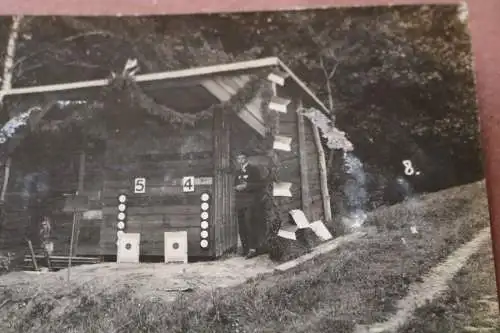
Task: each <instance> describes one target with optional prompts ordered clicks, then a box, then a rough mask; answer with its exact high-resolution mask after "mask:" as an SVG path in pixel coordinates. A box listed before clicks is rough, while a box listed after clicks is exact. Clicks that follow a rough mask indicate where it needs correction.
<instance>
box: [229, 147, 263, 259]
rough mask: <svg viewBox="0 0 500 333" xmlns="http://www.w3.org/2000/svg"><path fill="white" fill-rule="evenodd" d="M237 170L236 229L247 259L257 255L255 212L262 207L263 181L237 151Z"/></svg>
mask: <svg viewBox="0 0 500 333" xmlns="http://www.w3.org/2000/svg"><path fill="white" fill-rule="evenodd" d="M236 162H237V164H238V172H237V175H236V180H235V190H236V209H237V214H238V230H239V234H240V239H241V245H242V246H243V255H246V258H247V259H250V258H253V257H255V256H257V248H258V246H259V235H260V231H261V230H259V225H260V224H261V223H259V222H260V221H257V220H256V219H255V217H258V216H257V215H256V214H255V212H256V211H258V210H259V209H262V207H259V203H260V201H261V197H262V188H263V183H262V179H261V176H260V171H259V169H258V168H257V167H256V166H254V165H251V164H249V162H248V156H247V155H246V154H245V153H239V154H238V155H237V156H236Z"/></svg>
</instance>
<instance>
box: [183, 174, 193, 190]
mask: <svg viewBox="0 0 500 333" xmlns="http://www.w3.org/2000/svg"><path fill="white" fill-rule="evenodd" d="M182 191H183V192H194V177H193V176H189V177H183V178H182Z"/></svg>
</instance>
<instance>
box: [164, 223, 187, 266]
mask: <svg viewBox="0 0 500 333" xmlns="http://www.w3.org/2000/svg"><path fill="white" fill-rule="evenodd" d="M164 239H165V242H164V244H165V263H166V264H167V263H174V262H176V263H187V262H188V242H187V231H171V232H165V233H164Z"/></svg>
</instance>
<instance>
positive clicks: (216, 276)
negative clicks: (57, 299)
mask: <svg viewBox="0 0 500 333" xmlns="http://www.w3.org/2000/svg"><path fill="white" fill-rule="evenodd" d="M274 266H275V264H273V263H272V262H271V261H270V260H269V259H268V257H267V256H265V255H263V256H260V257H257V258H254V259H252V260H245V259H244V258H242V257H236V256H235V257H231V258H228V259H226V260H223V261H219V262H200V263H190V264H178V265H176V264H170V265H165V264H161V263H158V264H151V263H148V264H116V263H105V264H97V265H86V266H78V267H73V268H72V270H71V288H72V289H75V288H85V289H93V290H94V292H96V293H99V292H106V290H109V291H111V290H116V289H122V288H129V289H130V291H131V292H133V293H135V294H136V296H138V297H139V298H153V297H154V298H162V299H163V300H167V301H169V300H172V299H174V298H175V297H176V296H177V292H182V291H183V290H186V289H193V290H195V289H207V288H211V287H212V286H213V287H216V288H217V287H230V286H233V285H236V284H239V283H243V282H244V281H246V280H247V279H249V278H252V277H255V276H257V275H259V274H263V273H269V272H272V271H273V268H274ZM66 277H67V271H66V270H61V271H59V272H54V273H41V274H37V273H27V272H18V273H11V274H8V275H6V276H3V277H2V279H1V282H0V287H1V285H5V286H9V288H11V289H16V290H17V291H18V292H20V291H21V289H24V292H28V294H33V293H37V292H39V291H43V292H53V293H55V294H58V293H60V292H62V291H63V290H64V289H68V284H67V282H66Z"/></svg>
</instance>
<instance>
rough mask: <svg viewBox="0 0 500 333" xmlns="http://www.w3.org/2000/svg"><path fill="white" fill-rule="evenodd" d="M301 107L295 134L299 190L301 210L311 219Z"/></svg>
mask: <svg viewBox="0 0 500 333" xmlns="http://www.w3.org/2000/svg"><path fill="white" fill-rule="evenodd" d="M301 109H302V107H301V105H300V104H299V105H298V106H297V112H296V113H297V132H298V138H299V163H300V188H301V195H300V197H301V200H302V210H303V211H304V213H305V214H306V216H307V217H308V218H311V204H310V203H311V197H310V195H309V178H308V175H307V173H308V172H309V166H308V163H307V145H306V129H305V124H304V116H303V115H302V113H301V112H300V110H301Z"/></svg>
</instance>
